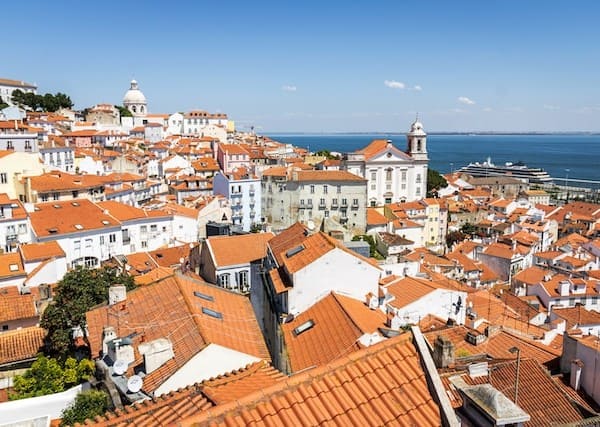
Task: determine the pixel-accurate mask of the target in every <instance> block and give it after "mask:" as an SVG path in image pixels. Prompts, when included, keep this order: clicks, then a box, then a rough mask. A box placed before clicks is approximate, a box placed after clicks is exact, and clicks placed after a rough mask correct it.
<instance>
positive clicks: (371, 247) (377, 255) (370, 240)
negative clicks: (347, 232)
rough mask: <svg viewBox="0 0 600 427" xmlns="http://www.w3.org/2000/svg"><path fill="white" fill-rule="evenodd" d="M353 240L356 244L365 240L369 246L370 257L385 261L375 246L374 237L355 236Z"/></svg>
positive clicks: (365, 235)
mask: <svg viewBox="0 0 600 427" xmlns="http://www.w3.org/2000/svg"><path fill="white" fill-rule="evenodd" d="M352 240H353V241H355V242H356V241H359V240H364V241H365V242H367V243H368V244H369V256H370V257H371V258H375V259H383V256H382V255H381V254H380V253H379V252H378V251H377V245H376V244H375V240H374V239H373V236H370V235H368V234H363V235H361V236H354V237H353V238H352Z"/></svg>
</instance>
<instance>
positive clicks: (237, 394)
mask: <svg viewBox="0 0 600 427" xmlns="http://www.w3.org/2000/svg"><path fill="white" fill-rule="evenodd" d="M283 379H285V376H284V375H283V374H282V373H281V372H279V371H277V370H275V369H274V368H273V367H271V366H270V365H269V364H268V363H266V362H264V361H261V362H257V363H253V364H251V365H249V366H248V367H246V368H245V369H240V370H237V371H234V372H231V373H229V374H226V375H221V376H219V377H216V378H213V379H210V380H206V381H203V382H201V383H196V384H194V385H191V386H188V387H185V388H183V389H180V390H177V391H174V392H170V393H168V394H164V395H162V396H160V397H159V398H154V399H152V400H145V401H142V402H139V403H136V404H134V405H132V406H131V407H127V409H126V410H125V411H114V412H107V413H105V414H104V415H103V416H102V417H99V418H96V419H95V420H88V421H87V423H88V424H89V425H96V426H102V427H117V426H124V425H136V426H141V425H151V426H166V425H171V424H172V423H174V422H176V421H177V420H180V419H182V418H186V417H189V416H192V415H194V414H198V413H199V412H200V413H201V412H203V411H206V410H207V409H209V408H212V407H213V406H215V405H217V404H222V403H226V402H229V401H231V400H237V399H240V398H242V397H244V396H246V395H248V394H250V393H253V392H255V391H258V390H261V389H263V388H265V387H269V386H271V385H273V384H275V383H276V382H278V381H281V380H283Z"/></svg>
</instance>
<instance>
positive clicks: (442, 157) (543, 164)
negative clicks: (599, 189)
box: [268, 134, 600, 187]
mask: <svg viewBox="0 0 600 427" xmlns="http://www.w3.org/2000/svg"><path fill="white" fill-rule="evenodd" d="M268 136H269V137H270V138H273V139H274V140H276V141H280V142H285V143H290V144H294V145H295V146H298V147H303V148H308V149H309V150H310V151H313V152H314V151H318V150H329V151H336V152H341V153H345V152H351V151H354V150H357V149H359V148H362V147H364V146H366V145H367V144H369V143H370V142H371V141H372V140H373V139H391V140H392V141H393V142H394V145H395V146H396V147H398V148H400V149H402V150H405V149H406V136H405V135H404V134H320V135H317V134H270V135H268ZM427 151H428V153H429V159H430V163H429V164H430V167H431V168H433V169H435V170H437V171H439V172H441V173H447V172H450V171H452V170H457V169H459V168H461V167H462V166H466V165H467V164H469V163H471V162H483V161H485V160H486V159H487V158H488V157H490V158H491V160H492V163H494V164H496V165H503V164H504V163H506V162H513V163H516V162H519V161H521V162H523V163H525V164H526V165H527V166H529V167H540V168H543V169H545V170H546V171H547V172H548V173H549V174H550V176H552V177H553V178H558V179H561V178H562V179H564V178H568V179H569V185H581V186H588V185H586V184H576V182H575V181H571V180H573V179H583V180H593V181H600V135H598V134H573V135H568V134H548V135H542V134H535V135H531V134H526V135H479V134H475V135H466V134H464V135H463V134H461V135H436V134H430V135H428V137H427ZM557 183H558V184H562V183H563V181H558V182H557ZM589 186H590V187H591V186H592V185H589Z"/></svg>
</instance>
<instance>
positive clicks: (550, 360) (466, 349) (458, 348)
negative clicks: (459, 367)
mask: <svg viewBox="0 0 600 427" xmlns="http://www.w3.org/2000/svg"><path fill="white" fill-rule="evenodd" d="M469 332H471V333H473V334H475V335H478V334H479V332H478V331H476V330H474V329H471V328H468V327H466V326H452V327H446V328H445V329H442V330H435V331H431V332H423V335H425V339H426V340H427V341H428V342H429V344H430V345H431V346H432V348H433V344H434V341H435V339H436V337H437V336H438V335H441V336H443V337H444V338H446V339H448V340H450V341H451V342H452V344H454V352H455V354H460V353H462V354H463V356H475V355H482V354H486V355H488V356H490V357H492V358H494V359H513V358H514V355H513V354H512V353H511V352H510V351H508V350H509V349H510V348H512V347H515V346H516V347H519V348H520V349H521V357H523V358H530V359H535V360H536V361H537V362H538V363H540V364H542V365H545V366H546V367H548V368H549V369H555V368H557V367H558V362H559V359H560V355H561V353H562V349H555V348H553V347H550V346H546V345H544V344H542V343H541V342H538V341H533V340H530V339H527V338H524V337H520V336H518V335H515V334H512V333H510V332H507V331H505V330H503V329H502V328H501V329H500V331H498V332H497V333H496V334H493V335H492V336H490V337H489V338H487V339H486V340H485V341H484V342H483V343H481V344H479V345H474V344H471V343H470V342H468V341H467V340H466V336H467V333H469Z"/></svg>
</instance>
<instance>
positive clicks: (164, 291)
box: [86, 275, 269, 393]
mask: <svg viewBox="0 0 600 427" xmlns="http://www.w3.org/2000/svg"><path fill="white" fill-rule="evenodd" d="M194 291H199V292H202V293H203V294H206V295H210V296H211V297H212V298H213V301H208V300H202V301H201V304H198V302H199V301H200V299H199V298H197V297H196V296H194ZM202 307H206V308H209V309H212V310H214V311H217V312H219V313H221V314H222V318H221V319H216V318H213V317H211V316H209V315H207V314H204V313H203V312H202ZM110 313H117V314H118V319H119V321H118V322H117V321H116V320H114V319H115V318H116V317H115V316H111V315H110ZM165 313H168V316H167V317H164V316H165ZM86 318H87V323H88V329H89V341H90V349H91V352H92V357H98V355H99V353H100V351H101V350H102V342H101V339H102V329H103V327H104V326H107V325H110V326H113V327H115V330H116V333H117V336H119V337H124V336H127V335H129V334H132V333H137V335H136V336H135V337H134V338H133V341H134V350H135V358H136V361H135V362H133V363H132V364H131V366H135V365H137V364H139V363H140V362H141V361H142V356H141V355H140V354H139V352H138V351H137V345H138V344H139V343H140V342H142V340H143V341H144V342H149V341H152V340H155V339H158V338H168V339H169V340H170V341H171V343H172V344H173V350H174V353H175V358H174V359H171V360H169V361H168V362H167V363H165V364H164V365H162V366H161V367H160V368H158V369H157V370H155V371H153V372H151V373H149V374H148V375H146V377H145V378H144V390H145V391H146V392H148V393H153V392H154V391H155V390H156V389H157V388H158V387H159V386H160V385H161V384H162V383H163V382H164V381H165V380H166V379H167V378H169V377H170V376H171V375H173V374H174V373H175V372H176V371H177V370H178V369H179V368H180V367H182V366H183V365H184V364H185V363H186V362H188V361H189V360H190V359H191V358H192V356H194V355H195V354H197V353H198V352H200V351H201V350H202V349H203V348H204V347H205V346H207V345H208V344H210V343H215V344H219V345H221V346H223V347H227V348H230V349H233V350H236V351H239V352H242V353H246V354H249V355H252V356H255V357H258V358H261V359H267V360H268V359H269V353H268V351H267V348H266V344H265V342H264V338H263V337H262V334H261V332H260V328H259V326H258V323H257V321H256V318H255V317H254V312H253V310H252V307H251V305H250V302H249V300H248V299H247V298H245V297H244V296H242V295H239V294H236V293H233V292H229V291H226V290H224V289H222V288H219V287H216V286H212V285H209V284H207V283H204V282H202V281H199V280H194V279H191V278H189V277H186V276H182V275H176V276H175V277H169V278H166V279H164V280H161V281H160V282H158V283H155V284H152V285H149V286H145V287H141V288H137V289H136V290H134V291H132V292H129V293H128V295H127V301H126V302H125V303H119V304H117V305H114V306H101V307H97V308H95V309H93V310H90V311H88V312H87V314H86ZM107 319H108V321H107ZM111 319H113V320H112V321H111ZM157 319H159V320H158V321H157ZM107 322H108V323H107ZM174 322H176V323H177V327H174ZM130 369H131V368H130Z"/></svg>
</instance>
